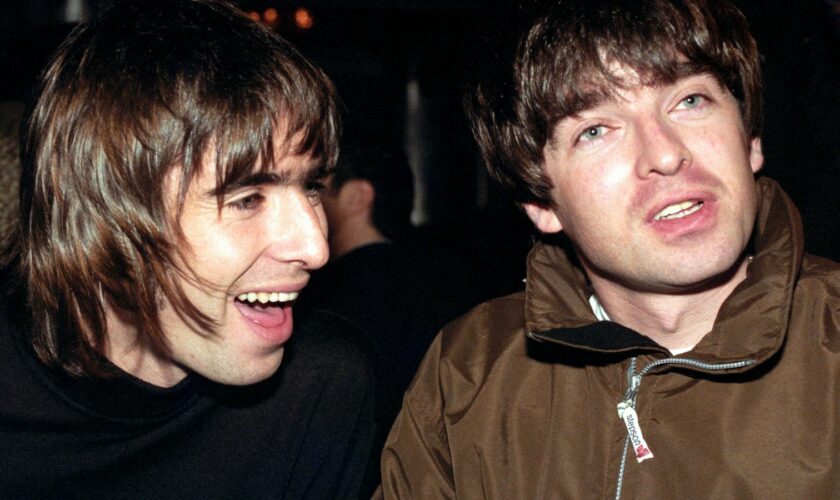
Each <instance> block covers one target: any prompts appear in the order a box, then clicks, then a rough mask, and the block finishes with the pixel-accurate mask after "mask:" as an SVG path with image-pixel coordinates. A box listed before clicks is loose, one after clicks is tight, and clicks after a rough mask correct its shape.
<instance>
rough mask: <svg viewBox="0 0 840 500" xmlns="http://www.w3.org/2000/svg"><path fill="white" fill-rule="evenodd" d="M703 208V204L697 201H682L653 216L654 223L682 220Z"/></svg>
mask: <svg viewBox="0 0 840 500" xmlns="http://www.w3.org/2000/svg"><path fill="white" fill-rule="evenodd" d="M701 208H703V202H702V201H699V200H690V201H684V202H682V203H675V204H673V205H668V206H667V207H665V208H663V209H662V210H660V211H659V213H657V214H656V215H654V216H653V220H654V221H661V220H673V219H682V218H683V217H688V216H689V215H691V214H693V213H695V212H697V211H698V210H700V209H701Z"/></svg>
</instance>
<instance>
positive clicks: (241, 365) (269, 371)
mask: <svg viewBox="0 0 840 500" xmlns="http://www.w3.org/2000/svg"><path fill="white" fill-rule="evenodd" d="M282 359H283V351H282V350H281V351H280V352H279V353H276V354H275V355H272V356H270V357H268V358H264V359H259V360H254V359H250V360H248V361H230V362H229V363H228V364H227V365H225V366H223V367H221V369H209V370H195V371H196V373H198V374H200V375H202V376H203V377H205V378H207V379H209V380H212V381H213V382H217V383H219V384H224V385H237V386H244V385H252V384H256V383H259V382H262V381H263V380H265V379H267V378H269V377H271V376H272V375H274V374H275V373H276V372H277V370H278V369H279V368H280V363H281V361H282Z"/></svg>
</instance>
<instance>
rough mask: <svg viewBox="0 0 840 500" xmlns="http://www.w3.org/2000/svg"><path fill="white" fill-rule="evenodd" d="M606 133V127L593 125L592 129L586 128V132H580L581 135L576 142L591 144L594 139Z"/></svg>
mask: <svg viewBox="0 0 840 500" xmlns="http://www.w3.org/2000/svg"><path fill="white" fill-rule="evenodd" d="M606 133H607V127H606V126H605V125H595V126H592V127H587V128H586V130H584V131H583V132H581V134H580V135H579V136H578V137H577V142H580V141H583V142H591V141H594V140H596V139H600V138H601V137H603V136H604V134H606Z"/></svg>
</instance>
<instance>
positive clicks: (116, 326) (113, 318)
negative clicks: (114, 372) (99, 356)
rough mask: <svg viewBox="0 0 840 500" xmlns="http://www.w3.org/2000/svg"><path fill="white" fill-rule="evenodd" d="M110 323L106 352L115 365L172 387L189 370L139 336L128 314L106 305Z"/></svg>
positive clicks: (135, 374)
mask: <svg viewBox="0 0 840 500" xmlns="http://www.w3.org/2000/svg"><path fill="white" fill-rule="evenodd" d="M105 319H106V321H107V325H108V335H107V342H106V345H105V348H104V352H103V355H104V356H105V357H106V358H108V360H109V361H110V362H111V363H113V364H114V365H116V366H118V367H119V368H120V369H121V370H123V371H124V372H126V373H128V374H130V375H133V376H134V377H137V378H139V379H140V380H143V381H144V382H148V383H149V384H152V385H156V386H158V387H172V386H174V385H175V384H177V383H178V382H180V381H181V380H183V379H184V378H186V376H187V373H186V372H185V371H184V370H183V369H182V368H181V367H180V366H178V365H177V364H175V363H173V362H172V361H171V360H170V359H169V358H168V357H166V356H164V355H162V354H160V353H158V352H156V351H155V350H154V349H152V348H151V346H149V344H148V342H147V341H146V340H145V339H144V338H143V337H142V336H141V335H139V330H138V328H137V326H136V325H135V323H134V322H132V321H130V319H129V315H128V313H126V312H125V311H120V310H118V309H115V308H114V307H112V306H111V305H109V304H107V303H106V305H105Z"/></svg>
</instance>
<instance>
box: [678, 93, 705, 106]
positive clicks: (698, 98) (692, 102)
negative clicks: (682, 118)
mask: <svg viewBox="0 0 840 500" xmlns="http://www.w3.org/2000/svg"><path fill="white" fill-rule="evenodd" d="M706 100H707V99H706V97H705V96H702V95H700V94H691V95H690V96H687V97H684V98H683V100H682V101H680V103H679V105H677V107H678V108H682V109H694V108H699V107H700V106H702V105H703V104H704V103H705V102H706Z"/></svg>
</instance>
